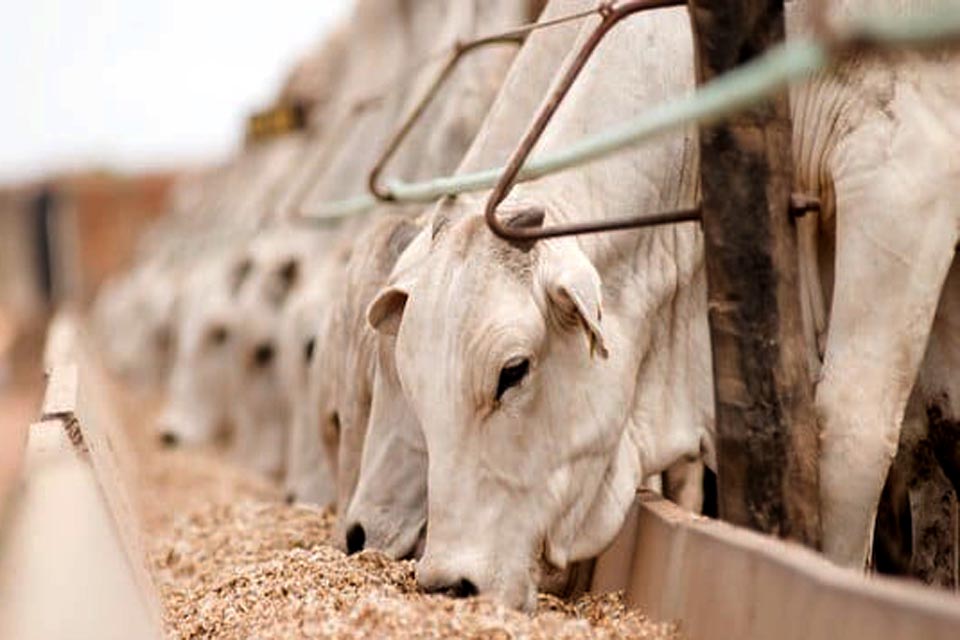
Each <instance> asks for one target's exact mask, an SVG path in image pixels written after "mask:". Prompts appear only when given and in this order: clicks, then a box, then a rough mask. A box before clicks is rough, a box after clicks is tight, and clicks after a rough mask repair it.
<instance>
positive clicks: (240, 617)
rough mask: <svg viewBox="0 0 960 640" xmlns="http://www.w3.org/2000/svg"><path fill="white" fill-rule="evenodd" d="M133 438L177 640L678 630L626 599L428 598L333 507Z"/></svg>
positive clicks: (635, 634) (208, 457)
mask: <svg viewBox="0 0 960 640" xmlns="http://www.w3.org/2000/svg"><path fill="white" fill-rule="evenodd" d="M139 422H140V423H141V424H143V423H144V420H143V415H142V413H141V415H140V419H139ZM127 424H130V422H129V421H128V422H127ZM133 435H134V436H135V438H134V439H135V442H136V443H137V445H138V447H137V448H138V449H139V450H140V453H141V455H142V456H143V462H144V465H143V469H144V478H143V480H144V483H143V484H144V491H145V495H144V496H143V501H142V502H143V506H144V511H145V513H144V514H143V515H144V519H145V523H146V527H147V534H148V553H149V555H150V558H149V562H150V566H151V568H152V570H153V571H154V575H155V579H156V581H157V584H158V587H159V591H160V593H161V597H162V599H163V605H164V609H165V611H164V615H165V622H166V624H167V627H168V630H169V632H170V635H171V636H172V637H179V638H264V639H266V638H298V637H306V638H320V637H323V638H326V637H333V638H386V637H396V638H425V637H472V638H639V639H647V638H649V639H654V638H657V639H659V638H679V637H680V636H679V633H678V632H677V630H676V628H675V627H674V626H672V625H668V624H658V623H653V622H651V621H649V620H647V619H646V618H645V617H643V616H642V615H640V614H639V613H637V612H632V611H627V610H625V608H624V606H623V603H622V600H621V598H620V596H619V595H604V596H584V597H582V598H580V599H579V600H577V601H576V602H563V601H561V600H558V599H556V598H553V597H551V596H544V595H541V596H540V603H539V610H538V612H537V614H536V615H533V616H528V615H525V614H522V613H518V612H515V611H512V610H509V609H505V608H504V607H501V606H499V605H496V604H494V603H493V602H492V601H489V600H486V599H483V598H472V599H467V600H454V599H451V598H448V597H445V596H441V595H426V594H422V593H420V592H419V591H418V589H417V586H416V581H415V578H414V563H413V562H411V561H399V562H398V561H392V560H389V559H387V558H386V557H384V556H382V555H381V554H379V553H376V552H363V553H360V554H357V555H355V556H350V557H347V556H345V555H344V554H343V553H342V552H340V551H338V550H336V549H335V548H333V547H332V546H330V545H329V544H328V541H329V538H330V534H331V531H332V528H333V516H332V514H330V513H325V512H321V511H319V510H315V509H310V508H305V507H296V506H289V505H286V504H284V503H283V501H282V498H281V495H280V491H279V489H277V488H276V487H274V486H272V485H271V484H269V483H266V482H264V481H260V480H259V479H257V478H255V477H252V475H251V474H249V473H246V472H244V471H242V470H240V469H238V468H236V467H235V466H233V465H231V464H229V463H227V462H224V461H223V460H222V459H221V458H220V457H218V456H217V455H216V454H214V453H212V452H188V451H163V450H160V449H159V448H157V447H156V446H154V445H153V443H152V439H150V438H146V437H144V436H143V434H133Z"/></svg>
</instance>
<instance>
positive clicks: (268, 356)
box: [253, 342, 273, 367]
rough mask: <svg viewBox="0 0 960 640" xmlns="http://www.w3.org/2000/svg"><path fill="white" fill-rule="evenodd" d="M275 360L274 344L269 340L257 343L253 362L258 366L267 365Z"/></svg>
mask: <svg viewBox="0 0 960 640" xmlns="http://www.w3.org/2000/svg"><path fill="white" fill-rule="evenodd" d="M272 361H273V345H272V344H270V343H269V342H265V343H263V344H261V345H257V348H256V349H255V350H254V352H253V362H254V363H255V364H256V365H257V366H258V367H266V366H267V365H269V364H270V363H271V362H272Z"/></svg>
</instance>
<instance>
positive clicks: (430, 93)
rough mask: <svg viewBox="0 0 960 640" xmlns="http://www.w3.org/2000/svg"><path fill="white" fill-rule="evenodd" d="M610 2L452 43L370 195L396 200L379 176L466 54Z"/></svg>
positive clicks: (374, 173) (376, 170) (385, 157)
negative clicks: (381, 182)
mask: <svg viewBox="0 0 960 640" xmlns="http://www.w3.org/2000/svg"><path fill="white" fill-rule="evenodd" d="M609 4H610V3H609V2H607V1H603V2H600V3H599V4H598V5H597V6H596V7H595V8H593V9H589V10H586V11H580V12H578V13H572V14H568V15H564V16H559V17H557V18H552V19H550V20H544V21H543V22H533V23H530V24H525V25H522V26H519V27H514V28H513V29H510V30H508V31H504V32H502V33H496V34H491V35H487V36H482V37H480V38H476V39H474V40H468V41H466V42H460V41H457V42H455V43H454V45H453V50H452V51H451V52H450V55H449V57H448V58H447V62H446V63H445V64H444V65H443V68H442V69H441V70H440V73H438V74H437V77H436V78H435V79H434V81H433V82H432V83H431V84H430V86H429V87H428V88H427V90H426V91H425V92H424V94H423V96H422V97H421V98H420V101H419V102H417V104H416V105H415V106H414V108H413V109H412V110H411V111H410V113H409V114H407V117H406V118H405V119H404V121H403V124H401V125H400V128H399V129H397V132H396V133H395V134H393V136H392V137H391V138H390V141H389V142H388V143H387V146H386V147H385V148H384V150H383V151H382V152H381V154H380V157H379V158H378V159H377V162H376V164H374V165H373V168H372V169H371V170H370V174H369V176H368V178H367V188H368V190H369V191H370V194H371V195H372V196H373V197H374V198H376V199H377V200H379V201H380V202H393V201H394V200H395V199H396V198H395V197H394V196H393V194H392V193H390V189H389V187H385V186H384V185H381V184H380V176H381V174H382V173H383V170H384V168H385V167H386V165H387V163H388V162H389V161H390V159H391V158H392V157H393V156H394V155H396V152H397V149H398V148H399V147H400V144H401V143H402V142H403V141H404V139H405V138H406V137H407V135H408V134H409V133H410V131H411V130H412V129H413V127H414V125H415V124H416V123H417V121H418V120H419V119H420V117H421V116H423V113H424V112H425V111H426V109H427V107H428V106H429V105H430V103H431V102H432V101H433V99H434V98H435V97H436V96H437V93H439V91H440V87H442V86H443V84H444V82H446V81H447V79H448V78H449V77H450V75H451V73H452V72H453V70H454V69H455V68H456V66H457V64H458V63H459V62H460V60H461V58H463V57H464V56H465V55H466V54H468V53H471V52H473V51H477V50H479V49H483V48H486V47H489V46H493V45H505V44H514V45H517V46H519V45H522V44H523V42H524V41H525V40H526V37H527V36H528V35H529V34H530V33H532V32H533V31H537V30H539V29H544V28H547V27H553V26H556V25H559V24H563V23H565V22H570V21H572V20H580V19H582V18H586V17H588V16H591V15H593V14H595V13H596V14H600V15H603V13H604V12H605V11H606V10H608V7H609Z"/></svg>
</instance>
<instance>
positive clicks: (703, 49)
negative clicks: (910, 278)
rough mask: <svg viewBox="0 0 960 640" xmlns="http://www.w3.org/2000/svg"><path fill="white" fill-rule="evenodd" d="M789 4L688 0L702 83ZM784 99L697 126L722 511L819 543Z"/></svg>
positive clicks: (756, 49)
mask: <svg viewBox="0 0 960 640" xmlns="http://www.w3.org/2000/svg"><path fill="white" fill-rule="evenodd" d="M783 10H784V9H783V0H690V15H691V19H692V22H693V29H694V34H695V41H696V43H695V48H696V52H697V78H698V82H699V83H704V82H708V81H709V80H711V79H712V78H713V77H715V76H717V75H719V74H722V73H724V72H726V71H728V70H730V69H732V68H734V67H736V66H737V65H739V64H742V63H744V62H746V61H747V60H749V59H750V58H753V57H754V56H756V55H757V54H759V53H762V52H763V51H764V49H766V48H767V47H769V46H771V45H774V44H776V43H777V42H780V41H782V40H783V38H784V13H783ZM790 139H791V125H790V111H789V104H788V100H787V95H786V93H785V92H784V93H783V94H780V95H777V96H774V97H772V98H771V99H770V100H768V101H766V102H764V103H763V104H760V105H758V106H756V107H754V108H752V109H750V110H747V111H743V112H741V113H740V114H739V115H737V116H735V117H733V118H729V119H727V120H725V121H724V122H722V123H720V124H717V125H713V126H707V127H703V128H701V130H700V158H701V188H702V193H703V207H702V210H703V229H704V234H705V248H706V267H707V280H708V296H709V319H710V337H711V342H712V347H713V372H714V385H715V392H716V411H717V432H718V466H719V473H718V481H719V506H720V515H721V517H722V518H724V519H726V520H728V521H730V522H733V523H735V524H738V525H743V526H747V527H750V528H753V529H757V530H760V531H765V532H768V533H772V534H775V535H779V536H783V537H787V538H792V539H794V540H798V541H800V542H803V543H805V544H807V545H810V546H813V547H818V546H819V543H820V517H819V509H818V468H817V458H818V451H819V442H818V431H817V423H816V419H815V415H814V413H813V408H812V401H811V398H812V389H811V383H810V374H809V372H808V370H807V364H806V361H805V359H804V351H803V337H802V326H801V319H800V306H799V305H800V303H799V292H798V289H797V248H796V233H795V230H794V225H793V224H792V221H791V219H790V215H789V210H788V209H789V205H788V203H789V199H790V193H791V182H792V181H791V178H792V164H791V151H790Z"/></svg>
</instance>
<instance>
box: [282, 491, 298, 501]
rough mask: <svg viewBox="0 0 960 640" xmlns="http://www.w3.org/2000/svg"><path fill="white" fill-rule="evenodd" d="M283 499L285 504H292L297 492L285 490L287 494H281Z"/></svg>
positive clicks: (295, 499)
mask: <svg viewBox="0 0 960 640" xmlns="http://www.w3.org/2000/svg"><path fill="white" fill-rule="evenodd" d="M283 501H284V502H286V503H287V504H293V503H294V502H296V501H297V494H295V493H294V492H293V491H287V495H285V496H283Z"/></svg>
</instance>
